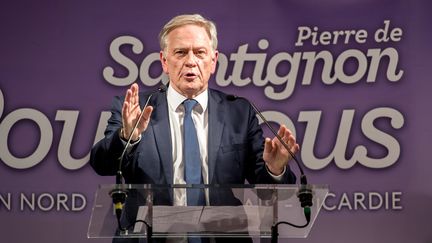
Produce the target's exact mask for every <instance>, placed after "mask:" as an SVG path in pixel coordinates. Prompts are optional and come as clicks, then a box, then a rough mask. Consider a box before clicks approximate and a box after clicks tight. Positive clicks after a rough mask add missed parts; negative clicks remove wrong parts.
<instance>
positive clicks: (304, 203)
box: [227, 95, 313, 243]
mask: <svg viewBox="0 0 432 243" xmlns="http://www.w3.org/2000/svg"><path fill="white" fill-rule="evenodd" d="M227 98H228V100H231V101H233V100H236V99H238V98H241V99H244V100H246V101H247V102H248V103H249V104H250V105H251V106H252V108H253V110H254V111H255V113H256V114H257V115H258V116H259V117H260V118H261V119H262V120H263V122H264V124H265V125H266V127H268V128H269V129H270V131H271V133H272V134H273V135H274V136H275V137H276V138H277V139H278V141H279V142H280V143H281V144H282V146H284V148H285V149H286V150H287V151H288V153H289V154H290V156H291V158H292V159H293V160H294V161H295V162H296V164H297V167H298V169H299V171H300V189H299V192H298V194H297V197H298V198H299V200H300V205H301V207H302V208H303V213H304V215H305V218H306V224H304V225H300V226H299V225H295V224H292V223H289V222H285V221H280V222H277V223H276V224H274V225H273V226H272V227H271V243H277V242H278V235H279V233H278V226H279V225H280V224H287V225H291V226H293V227H296V228H305V227H307V226H308V225H309V223H310V218H311V209H310V207H311V206H312V205H313V203H312V198H313V195H312V190H311V189H310V188H309V187H308V182H307V178H306V175H305V174H304V171H303V168H302V166H301V165H300V162H299V161H298V159H297V157H296V156H295V154H294V153H293V152H291V150H290V149H289V146H288V145H287V144H286V143H285V141H283V140H282V138H281V137H280V136H279V134H277V132H276V131H275V130H274V129H273V127H272V126H271V125H270V123H269V122H268V121H267V119H266V118H265V117H264V115H263V114H262V113H261V111H260V110H259V109H258V108H257V107H256V105H255V104H254V103H253V102H252V101H250V100H248V99H246V98H244V97H239V96H235V95H228V96H227Z"/></svg>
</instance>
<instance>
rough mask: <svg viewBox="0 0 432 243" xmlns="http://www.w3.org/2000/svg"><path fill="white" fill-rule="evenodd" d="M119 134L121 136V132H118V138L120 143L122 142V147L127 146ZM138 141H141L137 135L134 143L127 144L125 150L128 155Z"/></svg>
mask: <svg viewBox="0 0 432 243" xmlns="http://www.w3.org/2000/svg"><path fill="white" fill-rule="evenodd" d="M120 134H121V132H119V138H120V141H121V142H122V144H123V147H124V146H126V144H127V140H124V139H123V138H122V136H121V135H120ZM140 141H141V134H140V135H139V137H138V139H137V140H136V141H134V142H131V143H130V144H129V146H128V148H127V152H128V153H129V152H130V150H131V149H132V148H133V147H134V146H135V145H137V144H138V143H139V142H140Z"/></svg>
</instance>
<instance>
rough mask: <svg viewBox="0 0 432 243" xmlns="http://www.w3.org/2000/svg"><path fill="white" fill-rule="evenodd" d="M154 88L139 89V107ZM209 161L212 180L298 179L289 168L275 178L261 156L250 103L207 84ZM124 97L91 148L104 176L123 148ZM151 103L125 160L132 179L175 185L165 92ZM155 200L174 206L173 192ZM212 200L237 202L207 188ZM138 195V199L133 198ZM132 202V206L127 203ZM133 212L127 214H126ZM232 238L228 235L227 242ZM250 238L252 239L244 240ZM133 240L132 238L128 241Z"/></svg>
mask: <svg viewBox="0 0 432 243" xmlns="http://www.w3.org/2000/svg"><path fill="white" fill-rule="evenodd" d="M149 94H150V93H140V103H141V107H143V106H144V103H145V101H146V100H147V98H148V96H149ZM208 98H209V99H208V102H209V103H208V122H209V124H208V127H209V128H208V129H209V130H208V166H209V182H210V184H244V183H245V180H247V181H248V182H249V183H250V184H272V183H295V180H296V178H295V176H294V174H293V173H292V172H291V170H290V169H289V168H287V170H286V173H285V174H284V176H283V179H282V181H280V182H277V181H275V180H274V179H273V178H272V177H271V176H270V175H269V173H268V172H267V170H266V168H265V164H264V161H263V159H262V156H263V149H264V138H263V137H262V130H261V127H260V126H259V125H258V119H257V118H256V114H255V112H254V110H253V109H252V107H251V105H250V104H249V103H248V102H247V101H246V100H244V99H236V100H233V101H232V100H228V99H227V95H226V94H224V93H222V92H220V91H216V90H211V89H209V97H208ZM123 100H124V97H116V98H115V99H114V101H113V105H112V109H111V112H112V115H111V118H110V119H109V121H108V126H107V129H106V131H105V138H104V139H102V140H101V141H99V142H98V143H97V144H96V145H95V146H94V147H93V149H92V151H91V159H90V164H91V166H92V167H93V168H94V170H95V171H96V172H97V173H98V174H100V175H115V174H116V171H117V169H118V163H119V160H118V158H119V157H120V155H121V153H122V150H123V147H124V145H123V143H122V141H121V139H120V137H119V130H120V128H121V126H122V125H121V123H122V119H121V108H122V104H123ZM149 105H152V106H153V107H154V110H153V113H152V116H151V121H150V123H149V126H148V128H147V130H146V131H145V132H144V133H143V134H141V141H140V142H139V144H137V145H136V146H134V148H133V149H132V151H131V152H130V153H129V154H128V155H127V156H126V157H125V159H124V161H123V164H122V171H123V176H124V178H125V182H126V183H128V184H173V181H174V180H173V159H172V153H171V151H172V145H171V137H170V136H171V134H170V128H169V117H168V104H167V97H166V93H155V94H154V95H153V97H152V98H151V99H150V102H149ZM155 195H157V196H155V197H154V204H155V205H157V204H165V205H172V192H171V191H167V192H165V193H163V192H162V193H155ZM209 197H210V204H211V205H239V204H240V202H239V201H238V200H237V199H235V198H234V196H233V195H232V193H231V191H230V190H223V189H221V190H214V191H210V192H209ZM128 200H129V201H127V202H126V207H125V210H126V211H128V212H126V213H125V215H124V217H123V218H125V217H131V218H129V219H125V221H129V222H131V221H133V220H134V216H135V215H136V207H133V204H135V205H136V204H139V202H138V201H139V200H140V199H139V196H137V197H135V198H134V197H131V196H129V197H128ZM135 200H137V201H135ZM128 204H129V205H130V206H131V207H128ZM128 215H129V216H128ZM226 240H228V239H225V240H224V241H226ZM244 240H245V241H246V242H250V239H249V240H248V239H244ZM128 242H129V241H128Z"/></svg>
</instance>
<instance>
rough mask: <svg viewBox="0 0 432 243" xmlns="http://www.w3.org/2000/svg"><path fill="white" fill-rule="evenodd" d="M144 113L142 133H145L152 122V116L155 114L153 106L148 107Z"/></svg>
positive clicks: (140, 126)
mask: <svg viewBox="0 0 432 243" xmlns="http://www.w3.org/2000/svg"><path fill="white" fill-rule="evenodd" d="M142 112H144V114H143V117H142V119H141V121H140V124H139V129H140V132H143V131H145V129H147V126H148V124H149V122H150V118H151V114H152V112H153V106H147V107H146V108H145V109H144V110H143V111H142Z"/></svg>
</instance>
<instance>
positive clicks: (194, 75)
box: [183, 72, 197, 80]
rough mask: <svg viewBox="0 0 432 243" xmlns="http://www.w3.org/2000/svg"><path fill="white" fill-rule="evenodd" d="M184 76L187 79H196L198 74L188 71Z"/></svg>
mask: <svg viewBox="0 0 432 243" xmlns="http://www.w3.org/2000/svg"><path fill="white" fill-rule="evenodd" d="M183 76H184V77H185V79H186V80H194V79H195V78H196V77H197V75H196V74H195V73H193V72H187V73H185V74H184V75H183Z"/></svg>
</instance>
